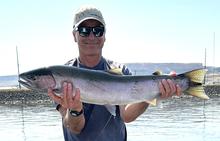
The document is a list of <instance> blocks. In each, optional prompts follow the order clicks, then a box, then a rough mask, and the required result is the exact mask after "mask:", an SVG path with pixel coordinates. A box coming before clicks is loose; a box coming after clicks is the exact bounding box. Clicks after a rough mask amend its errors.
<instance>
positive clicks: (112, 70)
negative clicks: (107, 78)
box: [107, 68, 123, 75]
mask: <svg viewBox="0 0 220 141" xmlns="http://www.w3.org/2000/svg"><path fill="white" fill-rule="evenodd" d="M107 72H108V73H111V74H116V75H123V73H122V69H121V68H113V69H109V70H107Z"/></svg>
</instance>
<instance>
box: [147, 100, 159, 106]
mask: <svg viewBox="0 0 220 141" xmlns="http://www.w3.org/2000/svg"><path fill="white" fill-rule="evenodd" d="M146 102H147V103H148V104H150V105H152V106H156V105H157V99H156V98H155V99H153V100H150V101H148V100H147V101H146Z"/></svg>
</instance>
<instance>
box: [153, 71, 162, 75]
mask: <svg viewBox="0 0 220 141" xmlns="http://www.w3.org/2000/svg"><path fill="white" fill-rule="evenodd" d="M152 74H153V75H162V74H163V72H162V71H161V70H156V71H155V72H153V73H152Z"/></svg>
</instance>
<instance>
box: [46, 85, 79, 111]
mask: <svg viewBox="0 0 220 141" xmlns="http://www.w3.org/2000/svg"><path fill="white" fill-rule="evenodd" d="M62 90H63V92H62V94H61V95H60V96H58V95H56V94H55V93H54V92H53V90H52V89H48V96H49V97H50V98H51V99H52V100H54V101H55V102H56V103H58V104H60V105H61V106H62V107H63V108H66V109H72V110H75V111H81V110H82V108H83V106H82V102H81V101H80V90H79V89H78V88H75V87H74V86H73V84H72V83H69V82H63V88H62Z"/></svg>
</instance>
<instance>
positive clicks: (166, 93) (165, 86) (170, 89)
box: [159, 79, 181, 99]
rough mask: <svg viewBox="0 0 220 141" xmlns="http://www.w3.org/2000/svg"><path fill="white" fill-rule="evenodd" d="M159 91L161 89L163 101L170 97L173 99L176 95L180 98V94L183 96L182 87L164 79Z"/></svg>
mask: <svg viewBox="0 0 220 141" xmlns="http://www.w3.org/2000/svg"><path fill="white" fill-rule="evenodd" d="M159 89H160V93H161V98H162V99H166V98H168V97H171V96H173V95H174V94H176V95H177V96H180V94H181V88H180V86H179V85H177V84H175V83H174V82H173V81H172V80H170V79H163V80H162V81H161V82H160V83H159Z"/></svg>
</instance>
